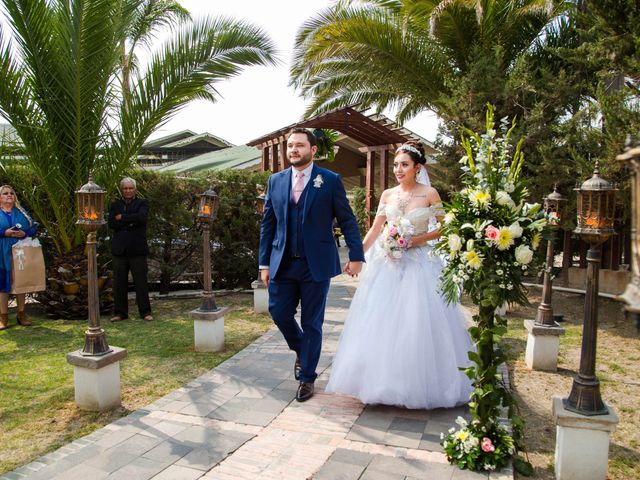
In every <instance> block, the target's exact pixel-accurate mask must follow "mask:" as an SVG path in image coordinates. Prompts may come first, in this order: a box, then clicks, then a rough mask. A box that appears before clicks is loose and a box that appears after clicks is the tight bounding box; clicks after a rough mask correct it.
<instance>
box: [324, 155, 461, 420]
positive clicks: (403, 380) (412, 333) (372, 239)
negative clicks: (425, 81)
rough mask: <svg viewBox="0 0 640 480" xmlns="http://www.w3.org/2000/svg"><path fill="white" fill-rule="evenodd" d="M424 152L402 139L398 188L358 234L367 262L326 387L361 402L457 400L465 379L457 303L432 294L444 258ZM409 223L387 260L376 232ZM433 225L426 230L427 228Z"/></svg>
mask: <svg viewBox="0 0 640 480" xmlns="http://www.w3.org/2000/svg"><path fill="white" fill-rule="evenodd" d="M424 163H425V156H424V150H423V149H422V146H421V145H420V144H405V145H402V146H401V147H400V148H398V150H397V151H396V157H395V159H394V164H393V169H394V174H395V176H396V179H397V180H398V184H399V185H398V186H397V187H395V188H391V189H389V190H385V191H384V192H383V194H382V196H381V197H380V205H379V207H378V212H377V214H376V218H375V221H374V223H373V226H372V227H371V229H370V230H369V232H368V233H367V235H366V236H365V239H364V242H363V243H364V249H365V252H367V267H366V270H365V272H364V273H363V275H362V278H361V279H360V284H359V286H358V289H357V291H356V294H355V296H354V297H353V300H352V302H351V308H350V310H349V314H348V316H347V319H346V321H345V326H344V330H343V332H342V336H341V337H340V343H339V345H338V351H337V353H336V356H335V358H334V360H333V366H332V369H331V376H330V379H329V383H328V385H327V388H326V391H327V392H334V393H341V394H345V395H351V396H355V397H358V398H359V399H360V400H361V401H362V402H363V403H366V404H385V405H398V406H403V407H407V408H427V409H431V408H437V407H453V406H456V405H461V404H464V403H466V402H467V401H468V400H469V395H470V393H471V390H472V387H471V381H470V380H469V378H468V377H467V376H466V375H465V374H464V373H463V372H461V371H460V370H459V369H458V367H466V366H468V365H469V360H468V357H467V352H468V351H469V350H471V349H472V348H473V346H472V343H471V339H470V337H469V334H468V332H467V325H466V320H465V317H464V314H463V312H462V310H461V307H460V306H459V305H447V304H446V303H445V302H444V299H443V298H442V296H441V295H440V294H439V292H438V285H439V277H440V272H441V270H442V260H441V259H440V257H439V256H437V255H435V254H434V252H433V250H432V247H431V246H430V245H429V244H428V242H429V241H431V240H434V239H436V238H438V237H439V232H438V231H437V230H436V229H435V226H434V224H435V220H434V219H435V218H436V216H438V217H439V216H440V210H439V207H440V206H441V200H440V196H439V195H438V192H437V191H436V190H435V189H434V188H432V187H431V186H430V185H429V184H428V183H429V181H428V176H427V175H426V169H425V168H424V167H423V166H422V165H423V164H424ZM402 219H406V220H408V221H409V222H411V225H412V227H413V230H414V233H413V235H412V240H411V248H409V249H407V250H404V252H403V254H402V256H401V257H400V258H392V257H390V256H389V255H388V252H387V251H385V249H384V248H383V247H382V244H381V242H380V240H379V239H378V237H379V236H380V232H381V230H382V229H383V227H384V226H385V224H386V223H387V222H395V223H398V222H399V221H401V220H402ZM430 228H431V230H430ZM347 273H348V272H347Z"/></svg>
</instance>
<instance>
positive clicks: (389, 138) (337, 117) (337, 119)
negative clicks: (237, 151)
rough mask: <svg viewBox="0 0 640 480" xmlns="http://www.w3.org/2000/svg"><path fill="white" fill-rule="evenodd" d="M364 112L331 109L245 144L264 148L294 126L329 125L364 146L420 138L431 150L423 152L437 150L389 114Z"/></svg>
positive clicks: (349, 108) (352, 109)
mask: <svg viewBox="0 0 640 480" xmlns="http://www.w3.org/2000/svg"><path fill="white" fill-rule="evenodd" d="M364 112H365V110H357V109H356V108H355V106H350V107H344V108H340V109H337V110H332V111H330V112H327V113H323V114H320V115H316V116H314V117H312V118H309V119H307V120H302V121H300V122H298V123H294V124H291V125H288V126H286V127H284V128H281V129H279V130H276V131H274V132H271V133H269V134H267V135H263V136H262V137H260V138H256V139H255V140H252V141H250V142H248V144H247V145H251V146H260V147H262V148H264V147H265V146H268V145H272V144H274V143H279V142H281V141H283V140H285V135H286V134H287V132H289V131H290V130H291V129H292V128H294V127H302V128H330V129H332V130H337V131H339V132H340V133H342V134H344V135H347V136H349V137H351V138H353V139H354V140H357V141H358V142H360V143H361V144H363V145H364V146H370V147H373V146H378V145H394V144H401V143H404V142H407V141H419V142H422V143H423V145H425V147H427V148H429V149H431V150H432V151H431V152H426V153H427V154H429V153H435V152H436V149H435V148H434V146H433V144H432V143H431V142H429V141H428V140H426V139H424V138H422V137H420V136H419V135H416V134H415V133H413V132H412V131H410V130H408V129H406V128H404V127H400V126H398V125H396V124H395V122H393V121H392V120H391V119H389V118H388V117H385V116H384V115H382V114H378V113H374V114H369V115H367V114H365V113H364Z"/></svg>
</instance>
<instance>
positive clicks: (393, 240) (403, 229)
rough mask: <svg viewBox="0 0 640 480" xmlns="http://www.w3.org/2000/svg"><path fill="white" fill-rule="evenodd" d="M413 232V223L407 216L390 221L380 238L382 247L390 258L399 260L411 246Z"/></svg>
mask: <svg viewBox="0 0 640 480" xmlns="http://www.w3.org/2000/svg"><path fill="white" fill-rule="evenodd" d="M413 234H414V229H413V225H411V222H410V221H409V220H407V219H406V218H400V219H399V220H398V221H388V222H387V224H386V225H385V227H384V230H383V231H382V235H381V238H380V243H381V245H382V249H383V250H384V252H385V253H386V254H387V256H388V257H389V258H392V259H395V260H397V259H399V258H401V257H402V255H403V254H404V252H405V251H407V250H408V249H409V247H411V237H412V236H413Z"/></svg>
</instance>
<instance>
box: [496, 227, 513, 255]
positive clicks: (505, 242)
mask: <svg viewBox="0 0 640 480" xmlns="http://www.w3.org/2000/svg"><path fill="white" fill-rule="evenodd" d="M495 243H496V246H497V247H498V250H507V249H508V248H509V247H510V246H511V245H513V233H512V232H511V230H509V227H501V228H500V229H499V231H498V238H496V240H495Z"/></svg>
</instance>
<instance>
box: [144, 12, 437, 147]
mask: <svg viewBox="0 0 640 480" xmlns="http://www.w3.org/2000/svg"><path fill="white" fill-rule="evenodd" d="M180 3H181V4H182V5H183V6H184V7H185V8H186V9H187V10H189V11H190V12H191V15H192V17H194V18H195V17H198V16H205V15H210V16H219V15H225V16H231V17H234V18H236V19H241V18H242V19H244V20H247V21H249V22H251V23H253V24H255V25H258V26H260V27H262V28H263V29H264V30H265V31H266V32H267V33H268V34H269V35H270V36H271V38H272V40H273V41H274V42H275V44H276V48H277V49H278V51H279V53H280V55H279V58H280V60H281V64H280V65H279V66H278V67H250V68H247V69H245V70H244V71H243V73H242V74H241V75H240V76H238V77H235V78H233V79H231V80H228V81H225V82H221V83H218V84H217V87H216V88H217V90H218V91H219V92H220V94H221V95H222V98H221V99H220V100H219V101H218V102H217V103H215V104H212V103H210V102H206V101H195V102H192V103H190V104H189V105H188V106H186V107H185V108H184V109H183V110H182V111H180V112H179V113H178V114H177V115H176V116H175V117H173V119H172V120H170V121H169V122H168V123H166V124H165V125H164V126H162V127H161V129H160V130H158V131H157V132H155V133H154V134H153V135H152V137H151V138H155V137H158V136H163V135H167V134H169V133H174V132H177V131H180V130H186V129H188V130H193V131H194V132H196V133H202V132H205V131H207V132H209V133H212V134H213V135H216V136H218V137H221V138H223V139H225V140H227V141H229V142H231V143H234V144H237V145H241V144H244V143H246V142H248V141H250V140H253V139H255V138H258V137H260V136H262V135H264V134H267V133H269V132H272V131H274V130H277V129H279V128H282V127H285V126H287V125H289V124H292V123H295V122H297V121H299V120H300V119H301V117H302V115H303V113H304V109H305V101H304V100H303V99H302V98H301V97H300V96H299V95H298V94H297V93H296V92H295V91H294V90H293V88H291V87H288V86H287V85H288V83H289V73H288V72H289V63H290V61H291V56H292V51H293V43H294V38H295V33H296V31H297V29H298V27H299V26H300V25H301V24H302V23H303V22H304V21H305V20H307V19H308V18H309V17H311V16H312V15H314V14H315V13H316V12H318V11H320V10H322V9H324V8H326V7H327V6H329V5H330V4H331V3H333V2H331V1H329V0H224V1H222V0H181V1H180ZM385 113H386V114H387V115H388V116H390V117H391V118H393V114H390V113H389V112H385ZM437 124H438V122H437V119H436V117H435V116H434V115H433V114H429V113H424V114H421V115H419V116H417V117H415V118H414V119H412V120H411V121H409V122H407V123H406V124H405V125H404V126H405V127H407V128H409V129H410V130H412V131H414V132H415V133H417V134H418V135H421V136H422V137H424V138H426V139H428V140H432V141H433V140H434V139H435V137H436V133H437Z"/></svg>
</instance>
